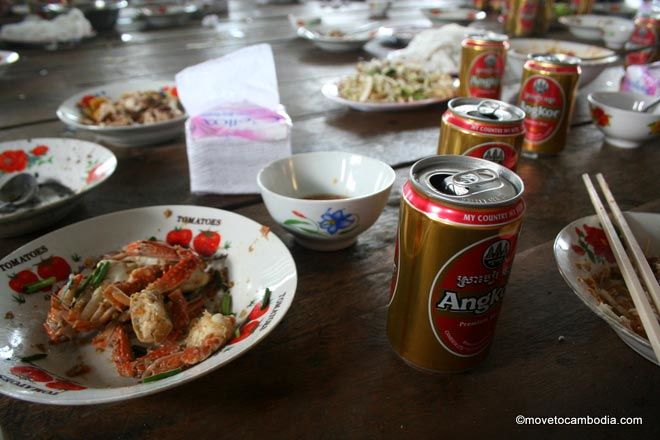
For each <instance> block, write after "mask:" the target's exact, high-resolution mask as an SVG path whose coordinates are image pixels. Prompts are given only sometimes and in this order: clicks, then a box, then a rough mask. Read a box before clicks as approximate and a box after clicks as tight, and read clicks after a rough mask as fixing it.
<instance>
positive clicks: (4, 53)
mask: <svg viewBox="0 0 660 440" xmlns="http://www.w3.org/2000/svg"><path fill="white" fill-rule="evenodd" d="M19 58H20V57H19V56H18V54H17V53H16V52H11V51H8V50H0V77H2V75H4V74H5V72H6V71H7V69H8V68H9V66H11V65H12V64H14V63H15V62H16V61H18V60H19Z"/></svg>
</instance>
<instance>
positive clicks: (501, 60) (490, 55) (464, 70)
mask: <svg viewBox="0 0 660 440" xmlns="http://www.w3.org/2000/svg"><path fill="white" fill-rule="evenodd" d="M507 40H508V38H507V36H506V35H500V34H495V33H492V32H488V33H480V34H472V35H468V36H467V37H466V38H465V39H464V40H463V42H462V43H461V47H462V49H461V69H460V83H461V85H460V87H459V89H458V95H459V96H465V97H471V96H473V97H477V98H491V99H499V98H500V94H501V93H502V77H503V76H504V66H505V65H506V51H507V50H508V49H509V42H508V41H507Z"/></svg>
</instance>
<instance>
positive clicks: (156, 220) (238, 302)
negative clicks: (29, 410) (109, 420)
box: [0, 205, 297, 405]
mask: <svg viewBox="0 0 660 440" xmlns="http://www.w3.org/2000/svg"><path fill="white" fill-rule="evenodd" d="M177 229H178V230H179V231H181V230H184V229H185V230H187V232H189V233H190V236H191V237H193V236H194V237H195V239H192V241H190V240H189V241H188V244H189V245H190V246H191V247H193V248H195V249H197V247H198V244H197V241H196V238H198V237H199V236H200V234H202V233H206V234H208V233H211V232H215V233H217V234H219V235H220V236H221V237H220V242H216V244H215V245H212V247H208V248H207V250H209V253H212V254H213V256H216V257H220V256H221V255H226V258H225V259H224V261H225V263H224V265H225V267H227V269H228V271H229V273H228V275H229V279H230V280H231V281H233V286H232V289H231V295H232V310H233V311H234V312H235V313H236V316H237V317H238V319H239V320H240V321H242V322H243V323H248V320H250V321H249V323H254V324H252V325H251V328H252V329H253V332H252V333H249V332H245V333H244V335H242V336H241V337H240V338H239V339H237V340H235V341H233V342H232V341H230V342H229V343H228V344H227V345H226V346H225V347H223V348H222V349H220V350H219V351H217V352H216V353H214V354H212V355H211V356H210V357H209V358H208V359H206V360H204V361H202V362H201V363H199V364H197V365H194V366H192V367H190V368H188V369H185V370H183V371H181V372H180V373H178V374H176V375H174V376H171V377H167V378H164V379H162V380H157V381H154V382H148V383H141V382H139V381H138V379H135V378H126V377H122V376H120V375H119V374H118V373H117V371H116V369H115V367H114V365H113V363H112V350H111V349H106V350H105V351H103V352H99V351H97V350H96V349H94V347H92V346H91V344H89V343H84V341H78V342H79V343H72V342H64V343H61V344H49V343H48V337H47V336H46V333H45V331H44V328H43V323H44V320H45V318H46V314H47V313H48V310H49V305H50V302H49V301H44V295H45V294H46V292H36V293H31V294H27V293H21V292H20V290H21V286H20V285H18V286H17V285H16V281H13V280H12V279H11V276H12V275H13V274H18V273H21V272H23V271H30V272H32V275H31V276H32V277H33V278H32V279H34V278H37V275H38V276H39V277H42V278H45V276H47V275H44V272H43V270H44V269H43V268H42V267H41V266H42V265H43V264H47V263H44V261H47V257H51V256H57V257H59V258H60V259H62V260H64V261H65V262H66V265H64V264H58V268H59V269H58V270H59V272H58V273H65V275H66V274H68V273H69V272H80V271H88V270H89V269H85V266H84V263H83V262H84V261H85V259H87V258H97V257H98V256H100V255H103V254H105V253H108V252H112V251H116V250H118V249H121V247H122V246H124V245H126V244H127V243H130V242H132V241H134V240H144V239H145V238H147V237H152V236H153V237H156V238H157V239H159V240H166V239H167V236H168V235H169V234H170V233H171V232H173V231H175V230H177ZM206 246H208V244H206ZM213 256H212V257H210V258H212V260H211V261H221V260H220V259H217V260H216V259H214V258H213ZM59 261H60V263H61V260H59ZM212 264H213V263H212ZM0 266H1V267H2V268H3V271H0V285H2V287H3V295H0V311H1V312H2V316H3V317H4V316H5V314H6V313H7V312H12V315H13V318H12V319H8V318H6V319H3V324H2V326H0V353H2V362H1V363H0V380H2V382H1V383H2V386H0V393H3V394H6V395H9V396H12V397H15V398H17V399H23V400H29V401H32V402H39V403H48V404H55V405H87V404H98V403H105V402H113V401H119V400H126V399H131V398H136V397H139V396H145V395H147V394H153V393H156V392H159V391H163V390H165V389H168V388H172V387H174V386H177V385H181V384H183V383H186V382H189V381H191V380H193V379H195V378H197V377H200V376H202V375H204V374H207V373H209V372H211V371H213V370H215V369H216V368H219V367H220V366H222V365H225V364H227V363H228V362H231V361H232V360H234V359H236V358H238V357H239V356H241V355H242V354H244V353H245V352H247V351H248V350H250V349H252V348H254V347H255V346H256V345H257V344H258V343H259V341H261V340H263V338H265V337H266V335H268V334H269V333H270V332H271V331H272V330H273V329H274V328H275V327H276V326H277V325H278V323H279V322H280V321H281V320H282V319H283V318H284V315H285V314H286V312H287V310H288V309H289V307H290V306H291V304H292V302H293V298H294V295H295V292H296V283H297V274H296V266H295V263H294V261H293V258H292V257H291V254H290V253H289V250H288V249H287V248H286V246H284V244H283V243H282V242H281V241H280V240H279V239H278V238H277V237H276V236H274V235H273V234H272V233H269V232H268V231H267V230H266V229H265V228H264V226H263V225H260V224H259V223H257V222H255V221H253V220H250V219H248V218H246V217H243V216H241V215H238V214H235V213H233V212H228V211H223V210H220V209H214V208H208V207H203V206H179V205H170V206H151V207H146V208H138V209H131V210H128V211H120V212H115V213H112V214H108V215H104V216H100V217H95V218H93V219H89V220H85V221H82V222H80V223H76V224H73V225H69V226H67V227H65V228H62V229H59V230H57V231H54V232H51V233H49V234H46V235H44V236H43V237H40V238H38V239H36V240H34V241H32V242H30V243H28V244H26V245H25V246H23V247H21V248H20V249H17V250H15V251H14V252H12V253H11V254H9V255H7V256H6V257H5V258H3V259H2V260H0ZM51 273H52V272H51ZM87 273H88V272H87ZM27 275H29V274H27ZM21 279H23V280H25V277H23V278H19V280H21ZM12 281H13V282H12ZM64 282H65V281H64V280H62V281H60V282H58V283H57V284H56V285H55V288H59V287H61V286H62V284H64ZM266 288H269V289H270V290H271V291H272V294H271V299H270V306H269V307H267V308H266V309H265V310H264V311H265V313H263V314H261V315H260V316H257V317H254V316H252V317H250V315H252V314H248V313H249V312H250V311H251V310H253V308H254V306H255V302H257V301H259V300H261V299H262V298H263V295H264V292H265V290H266ZM255 321H256V322H255ZM42 351H46V352H47V357H46V358H44V359H40V360H37V361H33V362H27V361H25V360H24V359H22V358H25V357H27V356H30V355H34V354H38V353H40V352H42ZM77 359H78V360H77ZM77 362H84V364H85V365H87V366H89V367H90V368H91V370H90V371H89V372H88V373H85V374H83V375H80V376H76V377H75V378H70V377H67V375H66V371H67V370H69V369H70V368H71V367H72V366H73V365H75V364H76V363H77ZM26 369H28V371H30V370H31V371H32V372H36V373H37V374H38V376H34V375H27V374H25V370H26ZM20 370H23V372H21V371H20ZM63 382H64V383H63ZM72 383H73V387H72V386H71V385H72Z"/></svg>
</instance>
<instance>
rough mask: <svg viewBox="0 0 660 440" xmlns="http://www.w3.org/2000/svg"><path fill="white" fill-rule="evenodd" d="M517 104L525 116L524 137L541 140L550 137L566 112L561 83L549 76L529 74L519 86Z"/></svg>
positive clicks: (536, 140)
mask: <svg viewBox="0 0 660 440" xmlns="http://www.w3.org/2000/svg"><path fill="white" fill-rule="evenodd" d="M518 100H519V102H518V106H519V107H520V108H522V109H523V110H524V111H525V113H526V114H527V116H526V117H525V122H524V125H525V139H527V140H530V141H532V142H543V141H545V140H547V139H550V138H551V137H552V136H553V135H554V134H555V132H556V131H557V129H558V128H559V126H560V125H561V122H562V120H563V118H564V114H566V99H565V97H564V90H563V89H562V87H561V85H560V84H559V83H558V82H557V81H556V80H555V79H554V78H551V77H544V76H540V75H532V76H530V77H529V78H528V79H527V80H526V81H525V82H524V83H523V85H522V87H521V88H520V96H519V98H518Z"/></svg>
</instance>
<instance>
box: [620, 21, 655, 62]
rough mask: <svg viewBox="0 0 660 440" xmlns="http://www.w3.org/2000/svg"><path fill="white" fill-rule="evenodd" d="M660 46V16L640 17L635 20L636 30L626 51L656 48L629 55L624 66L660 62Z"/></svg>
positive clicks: (627, 44)
mask: <svg viewBox="0 0 660 440" xmlns="http://www.w3.org/2000/svg"><path fill="white" fill-rule="evenodd" d="M658 44H660V14H658V13H651V14H644V15H640V16H639V17H637V18H635V28H634V30H633V33H632V35H631V36H630V41H629V42H628V43H626V49H635V48H637V47H647V46H654V45H655V47H648V48H647V49H642V50H640V51H637V52H631V53H629V54H628V55H626V58H625V62H624V64H625V65H626V67H627V66H631V65H633V64H650V63H652V62H654V61H658V60H660V49H659V48H658Z"/></svg>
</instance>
